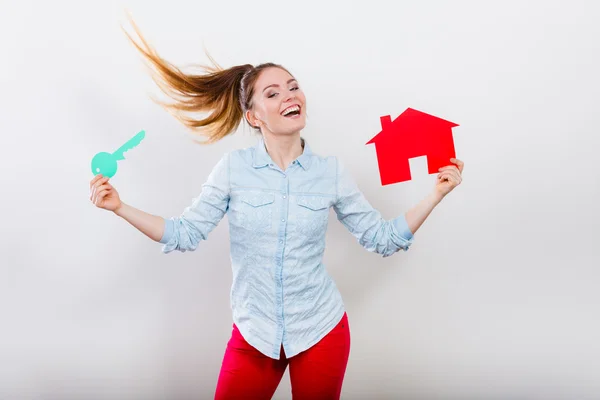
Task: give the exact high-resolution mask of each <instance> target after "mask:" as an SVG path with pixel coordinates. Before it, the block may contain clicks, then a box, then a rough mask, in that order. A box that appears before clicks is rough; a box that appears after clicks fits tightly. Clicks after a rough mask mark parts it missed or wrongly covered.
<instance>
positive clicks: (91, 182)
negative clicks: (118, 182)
mask: <svg viewBox="0 0 600 400" xmlns="http://www.w3.org/2000/svg"><path fill="white" fill-rule="evenodd" d="M102 178H104V176H103V175H102V174H98V175H96V176H94V178H93V179H92V180H91V181H90V189H92V186H93V185H94V183H96V182H97V181H98V180H99V179H102Z"/></svg>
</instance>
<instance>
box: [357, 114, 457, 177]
mask: <svg viewBox="0 0 600 400" xmlns="http://www.w3.org/2000/svg"><path fill="white" fill-rule="evenodd" d="M455 126H458V124H455V123H453V122H449V121H446V120H443V119H441V118H438V117H435V116H433V115H429V114H426V113H424V112H421V111H417V110H414V109H412V108H407V109H406V111H404V112H403V113H402V114H400V115H399V116H398V118H396V119H395V120H394V121H392V119H391V118H390V116H389V115H386V116H383V117H381V127H382V130H381V131H380V132H379V133H378V134H377V135H375V137H373V138H372V139H371V140H369V141H368V142H367V143H366V144H370V143H374V144H375V151H376V152H377V162H378V164H379V174H380V176H381V184H382V185H389V184H392V183H397V182H404V181H409V180H411V175H410V165H409V161H408V160H409V159H411V158H414V157H422V156H426V157H427V166H428V170H429V173H430V174H435V173H438V172H439V171H438V170H439V168H441V167H445V166H447V165H453V164H452V163H451V162H450V159H451V158H454V157H456V155H455V150H454V141H453V138H452V128H453V127H455Z"/></svg>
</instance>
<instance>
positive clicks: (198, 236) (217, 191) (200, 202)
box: [119, 154, 230, 253]
mask: <svg viewBox="0 0 600 400" xmlns="http://www.w3.org/2000/svg"><path fill="white" fill-rule="evenodd" d="M229 198H230V192H229V154H225V155H224V156H223V158H221V160H220V161H219V162H218V163H217V165H216V166H215V167H214V168H213V170H212V171H211V173H210V175H209V176H208V179H207V180H206V182H205V183H204V184H203V185H202V191H201V193H200V195H199V196H198V197H196V198H195V199H194V200H193V202H192V204H191V205H190V206H188V207H186V208H185V210H184V211H183V213H181V215H179V216H178V217H172V218H169V219H163V218H161V217H156V216H153V215H150V214H146V213H144V212H142V211H139V210H135V209H133V208H132V207H128V206H124V207H122V209H121V210H122V211H119V214H121V215H122V216H123V217H124V218H125V219H127V220H128V221H130V223H132V224H134V226H136V227H137V228H138V229H139V230H140V231H142V232H144V233H145V234H147V235H148V236H150V235H151V236H150V237H151V238H152V239H154V240H156V241H158V242H159V243H162V244H163V245H164V246H163V248H162V251H163V253H170V252H172V251H173V250H178V251H181V252H185V251H188V250H189V251H193V250H196V248H197V247H198V243H199V242H200V241H201V240H206V239H207V237H208V234H209V233H210V232H211V231H212V230H213V229H214V228H215V227H216V226H217V224H218V223H219V222H220V221H221V219H222V218H223V216H224V215H225V213H226V212H227V209H228V207H229ZM149 234H150V235H149Z"/></svg>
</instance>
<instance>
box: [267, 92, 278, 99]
mask: <svg viewBox="0 0 600 400" xmlns="http://www.w3.org/2000/svg"><path fill="white" fill-rule="evenodd" d="M276 94H277V93H272V94H270V95H269V96H267V97H269V98H271V97H274V96H275V95H276Z"/></svg>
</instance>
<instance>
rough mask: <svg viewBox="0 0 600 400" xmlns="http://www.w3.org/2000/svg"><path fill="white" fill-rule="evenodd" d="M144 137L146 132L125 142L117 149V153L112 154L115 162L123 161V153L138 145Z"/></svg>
mask: <svg viewBox="0 0 600 400" xmlns="http://www.w3.org/2000/svg"><path fill="white" fill-rule="evenodd" d="M144 137H146V131H140V132H138V133H137V134H136V135H135V136H134V137H132V138H131V139H129V140H128V141H127V142H125V144H124V145H123V146H121V147H119V148H118V149H117V151H115V152H114V153H113V157H114V158H115V160H124V159H125V156H124V155H123V153H125V152H126V151H128V150H131V149H133V148H134V147H135V146H137V145H138V144H140V142H141V141H142V139H144Z"/></svg>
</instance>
